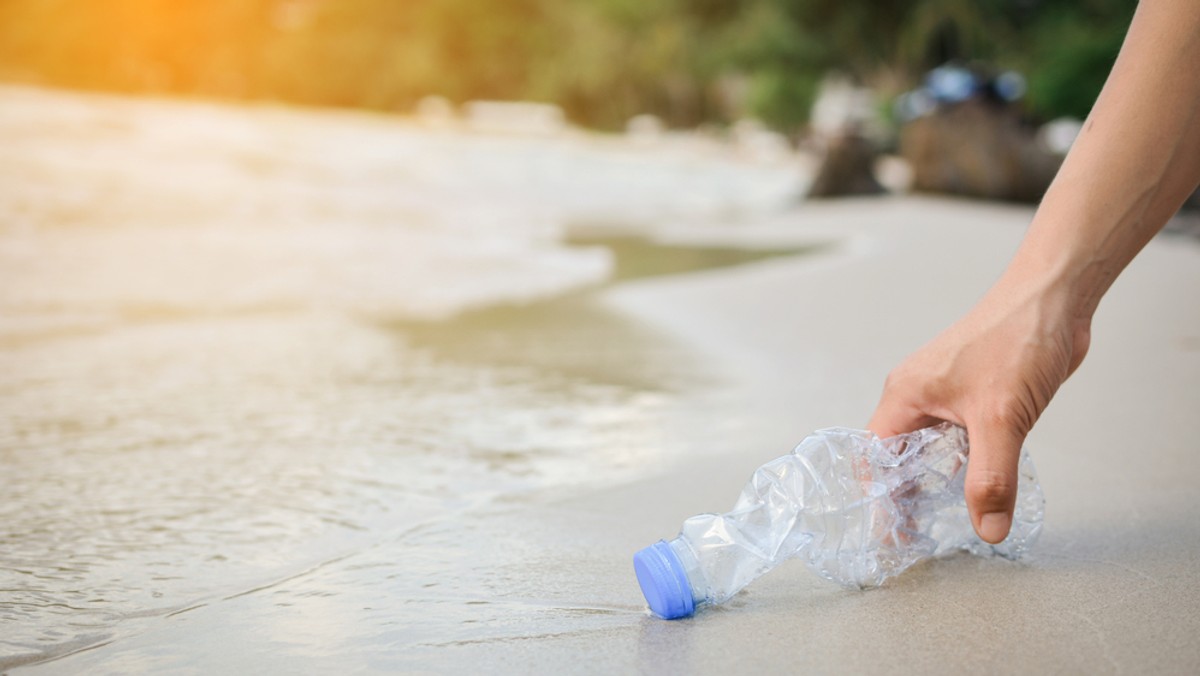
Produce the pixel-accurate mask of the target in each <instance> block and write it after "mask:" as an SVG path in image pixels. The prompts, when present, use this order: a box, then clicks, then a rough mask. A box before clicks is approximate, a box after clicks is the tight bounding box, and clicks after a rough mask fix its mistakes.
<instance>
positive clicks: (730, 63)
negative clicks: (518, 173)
mask: <svg viewBox="0 0 1200 676" xmlns="http://www.w3.org/2000/svg"><path fill="white" fill-rule="evenodd" d="M1132 7H1133V0H742V1H740V2H731V1H729V0H655V1H654V2H646V1H645V0H86V1H84V0H0V77H3V78H5V79H10V80H24V81H34V82H45V83H50V84H58V85H65V86H72V87H84V88H98V89H111V90H118V91H128V92H164V93H176V94H189V95H190V94H196V95H204V96H218V97H230V98H258V99H280V100H287V101H296V102H301V103H310V104H322V105H340V106H357V107H368V108H375V109H383V110H395V109H409V108H411V106H412V105H413V104H414V103H415V102H416V101H417V100H418V99H419V98H421V97H422V96H426V95H429V94H438V95H441V96H445V97H447V98H449V99H451V100H452V101H456V102H462V101H466V100H469V99H529V100H537V101H551V102H556V103H558V104H560V105H562V106H563V107H564V109H565V110H566V111H567V113H568V115H569V116H570V117H571V118H572V119H574V120H575V121H577V122H580V123H583V124H587V125H591V126H596V127H604V128H616V127H620V126H621V125H623V124H624V122H625V120H627V119H628V118H629V117H631V116H633V115H635V114H638V113H644V112H649V113H654V114H657V115H659V116H661V117H663V118H664V119H666V120H667V122H668V123H669V124H672V125H676V126H684V125H695V124H699V123H702V122H711V121H717V122H722V121H728V119H729V118H731V117H734V116H738V115H742V114H752V115H756V116H758V117H761V118H762V119H764V120H765V121H767V122H768V123H770V124H772V125H773V126H775V127H777V128H779V129H782V130H785V131H794V130H797V129H799V128H800V127H801V126H802V125H803V124H804V122H805V119H806V117H807V114H808V109H809V107H810V104H811V102H812V99H813V96H814V93H815V91H816V86H817V83H818V82H819V81H820V78H821V77H822V76H823V74H824V73H826V72H828V71H829V70H839V71H841V72H843V73H846V74H849V75H851V76H852V77H856V78H858V79H859V80H861V81H864V82H866V83H868V84H874V85H876V86H878V87H880V88H881V89H882V90H884V93H885V94H886V93H895V92H897V91H898V90H899V89H901V88H903V87H906V86H911V84H912V83H914V82H915V81H916V79H917V78H918V77H919V76H920V75H921V74H922V73H923V72H924V70H926V69H927V68H929V67H932V66H934V65H937V64H938V63H941V62H943V61H945V60H947V59H950V58H959V59H964V60H969V59H987V60H989V61H992V62H995V63H999V64H1002V65H1006V66H1009V67H1017V68H1019V69H1021V70H1023V71H1024V72H1026V73H1027V74H1028V75H1029V79H1030V86H1031V91H1030V97H1031V103H1032V105H1033V106H1034V109H1035V110H1036V112H1038V113H1039V114H1042V115H1045V116H1055V115H1060V114H1075V115H1079V114H1082V113H1084V112H1086V110H1087V108H1089V107H1090V105H1091V101H1092V99H1093V98H1094V96H1095V93H1096V91H1098V89H1099V86H1100V83H1102V82H1103V79H1104V77H1105V75H1106V74H1107V71H1108V68H1109V67H1110V65H1111V62H1112V59H1113V58H1114V56H1115V53H1116V49H1117V48H1118V47H1119V44H1120V41H1121V38H1122V36H1123V34H1124V30H1125V28H1126V26H1127V25H1128V20H1129V16H1130V14H1131V12H1132ZM730 83H741V84H739V85H738V86H737V87H732V86H730ZM735 89H736V90H737V91H738V92H740V93H739V94H738V95H737V96H736V97H734V98H735V99H737V100H734V101H731V100H730V91H733V90H735Z"/></svg>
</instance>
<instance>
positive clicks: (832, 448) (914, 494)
mask: <svg viewBox="0 0 1200 676" xmlns="http://www.w3.org/2000/svg"><path fill="white" fill-rule="evenodd" d="M967 457H968V443H967V434H966V431H965V430H963V429H962V428H961V427H957V426H954V425H950V424H941V425H937V426H934V427H929V428H926V429H923V430H918V431H916V432H912V433H909V434H903V435H899V436H896V437H891V438H888V439H880V438H879V437H877V436H875V435H874V434H872V433H870V432H865V431H861V430H852V429H843V428H831V429H825V430H820V431H818V432H816V433H814V434H813V435H812V436H809V437H808V438H806V439H805V440H804V441H802V442H800V445H799V446H797V447H796V449H795V450H794V451H792V453H791V454H789V455H785V456H783V457H781V458H777V459H775V460H772V461H771V462H768V463H767V464H765V465H763V466H762V467H760V468H759V469H758V470H757V471H756V472H755V473H754V476H753V477H751V479H750V482H749V483H748V484H747V485H746V488H745V489H744V490H743V491H742V494H741V496H740V497H739V498H738V501H737V504H735V505H734V506H733V509H732V510H731V511H729V512H727V513H725V514H701V515H698V516H694V517H692V518H690V519H688V520H687V521H685V522H684V524H683V528H682V530H681V531H680V534H679V537H677V538H675V539H674V540H671V541H670V542H669V543H668V544H669V545H670V548H671V550H672V551H674V553H675V555H676V556H677V557H678V559H679V562H680V563H681V564H682V567H683V570H684V571H686V574H687V580H688V583H689V584H690V586H691V591H692V597H693V600H694V603H695V605H696V606H697V607H700V606H703V605H712V604H719V603H723V602H725V601H726V600H728V599H729V598H730V597H731V596H733V595H734V594H736V593H737V592H738V591H740V590H741V589H742V588H743V587H745V586H746V585H747V584H749V583H750V582H751V581H753V580H754V579H756V578H758V577H759V576H761V575H763V574H764V573H766V572H768V571H770V570H771V569H773V568H774V567H775V566H777V565H779V564H780V563H782V562H783V561H785V560H787V559H791V558H799V559H801V560H803V561H804V563H805V564H807V565H808V567H809V568H811V569H812V570H813V571H814V572H816V573H817V574H818V575H820V576H821V577H824V578H826V579H829V580H832V581H834V582H837V583H838V584H841V585H843V586H845V587H849V588H858V589H861V588H867V587H874V586H876V585H879V584H881V583H882V582H883V581H884V580H886V579H887V578H889V577H892V576H894V575H897V574H899V573H901V572H903V571H904V570H906V569H907V568H909V567H910V566H912V565H913V564H914V563H916V562H918V561H920V560H922V559H925V558H927V557H931V556H937V555H939V554H942V553H946V552H949V551H954V550H967V551H969V552H972V553H974V554H980V555H993V554H994V555H999V556H1002V557H1005V558H1011V559H1015V558H1018V557H1020V556H1021V555H1022V554H1024V553H1025V552H1026V551H1027V550H1028V549H1029V547H1030V546H1031V545H1032V544H1033V543H1034V541H1035V540H1036V539H1037V537H1038V534H1039V533H1040V532H1041V528H1042V517H1043V515H1044V513H1045V499H1044V497H1043V495H1042V490H1041V487H1040V486H1039V485H1038V481H1037V473H1036V471H1035V470H1034V466H1033V461H1032V460H1031V459H1030V457H1029V453H1028V452H1027V451H1025V450H1022V452H1021V460H1020V483H1019V486H1018V493H1017V504H1016V512H1015V514H1014V518H1013V523H1012V531H1011V533H1010V534H1009V536H1008V537H1007V538H1006V539H1005V540H1004V541H1003V542H1001V543H1000V544H997V545H991V544H988V543H986V542H984V541H983V540H981V539H979V537H978V536H977V535H976V534H975V531H974V529H973V528H972V527H971V521H970V518H969V517H968V514H967V507H966V502H965V499H964V496H963V480H964V478H965V476H966V466H967Z"/></svg>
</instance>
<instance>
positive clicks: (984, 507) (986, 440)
mask: <svg viewBox="0 0 1200 676" xmlns="http://www.w3.org/2000/svg"><path fill="white" fill-rule="evenodd" d="M971 422H974V423H975V424H971ZM967 434H968V436H969V439H970V444H971V450H970V456H969V461H968V462H967V478H966V486H965V492H966V497H967V509H968V510H970V512H971V523H972V524H973V525H974V526H975V532H976V533H978V534H979V537H980V538H982V539H983V540H984V541H986V542H990V543H992V544H996V543H998V542H1000V541H1002V540H1003V539H1004V538H1005V537H1006V536H1007V535H1008V531H1009V528H1011V527H1012V516H1013V506H1014V505H1015V504H1016V501H1017V464H1018V462H1019V461H1020V458H1021V444H1022V443H1024V441H1025V435H1026V432H1025V431H1023V428H1022V427H1021V426H1018V425H1013V424H1010V423H1006V422H1005V421H1003V420H996V419H993V420H985V421H968V424H967Z"/></svg>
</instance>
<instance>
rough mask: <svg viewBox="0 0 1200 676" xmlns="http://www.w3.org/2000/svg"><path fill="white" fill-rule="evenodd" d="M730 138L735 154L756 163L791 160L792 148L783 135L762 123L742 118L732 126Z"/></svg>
mask: <svg viewBox="0 0 1200 676" xmlns="http://www.w3.org/2000/svg"><path fill="white" fill-rule="evenodd" d="M730 131H731V136H732V139H733V144H734V147H735V148H736V150H737V153H738V154H739V155H741V156H742V157H745V158H747V159H750V160H753V161H756V162H780V161H785V160H788V159H790V158H791V155H792V146H791V144H790V143H788V139H787V137H786V136H784V135H783V134H780V133H779V132H776V131H771V130H770V129H769V128H767V125H765V124H763V123H762V122H760V121H758V120H755V119H750V118H743V119H741V120H738V121H737V122H735V123H734V124H733V127H732V129H730Z"/></svg>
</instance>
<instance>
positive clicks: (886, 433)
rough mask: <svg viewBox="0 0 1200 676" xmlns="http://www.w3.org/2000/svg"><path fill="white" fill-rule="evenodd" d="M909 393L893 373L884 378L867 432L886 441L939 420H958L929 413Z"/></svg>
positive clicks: (909, 390)
mask: <svg viewBox="0 0 1200 676" xmlns="http://www.w3.org/2000/svg"><path fill="white" fill-rule="evenodd" d="M912 390H913V387H912V386H911V385H910V384H908V383H907V382H905V381H904V380H903V379H902V378H898V377H896V376H895V375H894V374H893V375H891V376H888V382H887V383H886V384H885V385H884V388H883V396H882V397H881V398H880V400H879V405H878V406H876V407H875V413H874V414H873V415H872V416H871V421H870V422H869V423H867V429H869V430H871V431H872V432H874V433H875V435H876V436H878V437H879V438H880V439H886V438H888V437H894V436H896V435H897V434H904V433H905V432H912V431H914V430H919V429H921V428H922V427H929V426H930V425H936V424H937V423H939V422H941V421H942V420H948V421H950V422H953V423H959V421H958V420H955V419H953V418H954V416H950V415H946V414H947V413H948V412H945V411H941V413H942V417H938V416H936V415H933V414H931V413H930V412H929V411H927V410H926V409H925V407H923V406H922V405H921V404H920V403H919V401H920V399H919V398H918V397H917V396H915V393H914V392H913V391H912ZM959 424H961V423H959Z"/></svg>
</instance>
